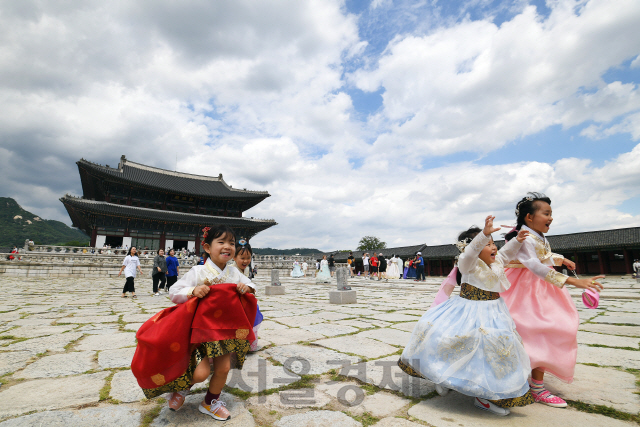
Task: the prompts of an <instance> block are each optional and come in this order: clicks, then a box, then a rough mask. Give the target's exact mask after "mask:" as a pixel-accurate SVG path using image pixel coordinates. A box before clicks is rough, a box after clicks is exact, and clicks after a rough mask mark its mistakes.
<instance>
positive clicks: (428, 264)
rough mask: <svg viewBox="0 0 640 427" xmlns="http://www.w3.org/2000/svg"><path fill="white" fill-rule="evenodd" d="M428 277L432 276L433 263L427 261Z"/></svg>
mask: <svg viewBox="0 0 640 427" xmlns="http://www.w3.org/2000/svg"><path fill="white" fill-rule="evenodd" d="M426 267H427V274H426V275H427V276H431V261H429V260H427V266H426Z"/></svg>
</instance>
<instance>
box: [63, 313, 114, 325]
mask: <svg viewBox="0 0 640 427" xmlns="http://www.w3.org/2000/svg"><path fill="white" fill-rule="evenodd" d="M117 321H118V316H117V315H113V316H84V317H63V318H62V319H58V322H57V323H58V324H59V325H60V324H65V323H115V322H117Z"/></svg>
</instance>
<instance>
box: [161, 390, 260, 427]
mask: <svg viewBox="0 0 640 427" xmlns="http://www.w3.org/2000/svg"><path fill="white" fill-rule="evenodd" d="M204 396H205V394H204V393H198V394H192V395H189V396H187V398H186V399H185V401H184V405H183V406H182V408H180V410H179V411H177V412H174V411H171V410H169V407H168V406H166V405H165V406H164V407H163V408H162V410H161V411H160V414H159V415H158V417H157V418H156V419H155V420H154V421H153V423H151V426H152V427H178V426H184V425H188V426H190V427H211V426H212V425H214V423H217V421H215V420H214V419H213V418H211V417H210V416H208V415H206V414H202V413H200V412H199V411H198V406H199V405H200V402H202V400H203V399H204ZM220 400H222V401H223V402H225V403H226V404H227V410H228V411H229V412H230V413H231V419H230V420H229V421H225V422H224V423H220V424H221V425H224V427H252V426H255V425H256V424H255V421H254V420H253V416H251V413H250V412H249V411H248V410H247V409H246V408H245V405H244V402H243V401H242V400H240V399H238V398H237V397H235V396H233V395H231V394H227V393H224V392H223V393H222V395H221V396H220Z"/></svg>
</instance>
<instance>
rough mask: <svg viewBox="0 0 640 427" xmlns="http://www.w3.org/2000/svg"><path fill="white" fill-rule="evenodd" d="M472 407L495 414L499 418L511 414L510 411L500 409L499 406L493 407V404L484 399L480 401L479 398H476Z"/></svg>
mask: <svg viewBox="0 0 640 427" xmlns="http://www.w3.org/2000/svg"><path fill="white" fill-rule="evenodd" d="M473 405H474V406H475V407H476V408H480V409H482V410H484V411H489V412H491V413H492V414H496V415H500V416H501V417H504V416H506V415H509V414H510V413H511V411H509V410H508V409H507V408H501V407H499V406H496V405H494V404H493V403H491V402H489V401H488V400H486V399H480V398H479V397H476V398H475V399H474V401H473Z"/></svg>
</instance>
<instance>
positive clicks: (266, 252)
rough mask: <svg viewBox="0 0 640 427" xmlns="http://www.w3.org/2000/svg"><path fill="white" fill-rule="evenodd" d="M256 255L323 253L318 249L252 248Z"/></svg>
mask: <svg viewBox="0 0 640 427" xmlns="http://www.w3.org/2000/svg"><path fill="white" fill-rule="evenodd" d="M252 249H253V253H254V254H256V255H297V254H300V255H313V254H318V253H323V251H320V250H318V249H311V248H294V249H273V248H252Z"/></svg>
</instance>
